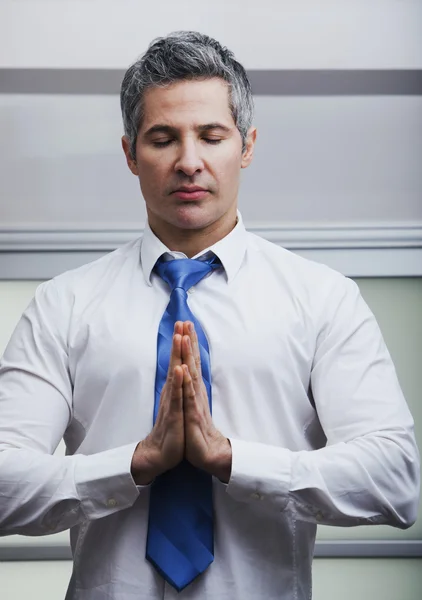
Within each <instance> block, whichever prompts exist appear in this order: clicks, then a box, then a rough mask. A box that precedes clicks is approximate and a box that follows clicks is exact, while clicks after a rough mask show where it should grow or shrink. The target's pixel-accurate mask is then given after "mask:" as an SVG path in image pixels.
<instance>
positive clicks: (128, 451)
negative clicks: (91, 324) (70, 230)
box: [0, 279, 139, 535]
mask: <svg viewBox="0 0 422 600" xmlns="http://www.w3.org/2000/svg"><path fill="white" fill-rule="evenodd" d="M70 305H71V299H70V298H67V297H66V296H65V294H64V293H61V294H59V293H58V291H57V287H56V283H55V280H54V279H53V280H51V281H48V282H45V283H43V284H41V285H40V286H39V287H38V288H37V291H36V294H35V297H34V299H33V300H32V301H31V303H30V304H29V306H28V308H27V309H26V311H25V312H24V314H23V315H22V318H21V319H20V321H19V323H18V325H17V327H16V329H15V331H14V333H13V335H12V337H11V339H10V342H9V344H8V345H7V348H6V350H5V353H4V356H3V358H2V360H1V361H0V535H9V534H15V533H19V534H24V535H45V534H49V533H56V532H59V531H62V530H65V529H68V528H70V527H72V526H74V525H77V524H79V523H81V522H82V521H84V520H91V519H98V518H101V517H104V516H107V515H109V514H111V513H114V512H116V511H119V510H122V509H124V508H127V507H129V506H131V505H132V504H133V503H134V502H135V500H136V498H137V497H138V496H139V490H138V488H137V486H136V485H135V482H134V481H133V478H132V476H131V472H130V467H131V460H132V456H133V452H134V450H135V447H136V444H129V445H127V446H123V447H120V448H115V449H109V450H106V451H104V452H100V453H98V454H92V455H88V456H85V455H81V454H75V455H73V456H64V457H59V456H53V454H54V451H55V449H56V448H57V446H58V444H59V442H60V440H61V439H62V437H63V434H64V432H65V430H66V428H67V426H68V424H69V423H70V420H71V418H72V382H71V378H70V374H69V368H68V352H67V331H68V327H69V316H68V315H69V314H70Z"/></svg>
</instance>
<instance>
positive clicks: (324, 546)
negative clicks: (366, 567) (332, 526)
mask: <svg viewBox="0 0 422 600" xmlns="http://www.w3.org/2000/svg"><path fill="white" fill-rule="evenodd" d="M315 557H317V558H421V557H422V541H419V540H412V541H404V540H403V541H401V540H400V541H392V540H386V541H384V540H379V541H369V540H368V541H366V540H361V541H337V542H329V541H318V542H317V543H316V545H315ZM71 559H72V555H71V552H70V548H69V547H68V546H47V545H44V544H40V545H39V546H34V545H31V546H25V545H22V546H0V561H19V560H31V561H32V560H71Z"/></svg>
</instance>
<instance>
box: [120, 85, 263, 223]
mask: <svg viewBox="0 0 422 600" xmlns="http://www.w3.org/2000/svg"><path fill="white" fill-rule="evenodd" d="M250 131H251V134H250V135H249V136H248V139H249V138H250V141H249V143H248V148H247V149H246V151H245V152H244V153H243V155H242V141H241V136H240V133H239V131H238V129H237V127H236V125H235V123H234V121H233V117H232V115H231V112H230V109H229V96H228V88H227V84H226V83H225V82H224V81H223V80H221V79H218V78H213V79H207V80H193V81H180V82H177V83H174V84H171V85H169V86H167V87H164V88H151V89H149V90H148V91H147V92H146V95H145V98H144V118H143V122H142V125H141V127H140V129H139V132H138V138H137V144H136V161H133V160H131V159H130V157H129V155H128V142H127V139H126V138H123V147H124V150H125V153H126V157H127V159H128V165H129V168H130V169H131V171H132V172H133V173H134V174H135V175H137V176H138V177H139V181H140V185H141V190H142V194H143V197H144V199H145V203H146V208H147V213H148V219H149V223H150V225H151V227H152V229H153V230H155V231H156V232H161V233H163V230H164V231H166V229H167V230H171V229H173V228H177V229H185V230H186V229H189V230H195V229H201V230H203V229H206V228H210V227H212V226H213V225H215V226H217V225H222V224H224V222H225V221H226V222H229V221H231V224H232V226H233V225H234V223H235V220H236V209H237V195H238V188H239V178H240V169H241V168H244V167H246V166H248V164H249V163H250V161H251V160H252V151H253V143H254V140H255V130H254V129H253V128H251V130H250ZM196 186H199V187H200V188H202V189H203V190H204V191H203V192H199V193H198V192H197V193H196V194H195V193H192V194H190V195H189V194H187V193H186V192H185V193H183V192H181V191H180V188H182V187H185V188H192V187H196Z"/></svg>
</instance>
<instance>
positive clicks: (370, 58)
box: [0, 0, 422, 69]
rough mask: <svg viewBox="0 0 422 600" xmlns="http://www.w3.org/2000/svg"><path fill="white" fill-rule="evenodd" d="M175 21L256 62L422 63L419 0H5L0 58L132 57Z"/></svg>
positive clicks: (112, 62)
mask: <svg viewBox="0 0 422 600" xmlns="http://www.w3.org/2000/svg"><path fill="white" fill-rule="evenodd" d="M176 29H195V30H199V31H203V32H206V33H208V34H209V35H212V36H213V37H216V38H217V39H218V40H219V41H221V42H222V43H223V44H226V45H228V46H229V47H230V48H231V49H232V50H234V51H235V53H236V55H237V57H238V58H239V60H240V61H242V62H243V63H244V64H245V66H246V67H247V68H249V69H252V68H253V69H277V68H289V69H290V68H337V69H342V68H363V69H369V68H381V69H384V68H390V69H393V68H396V69H400V68H414V69H415V68H420V67H421V66H422V53H421V51H420V40H421V37H422V5H421V2H420V1H419V0H353V1H351V0H318V1H315V0H260V1H259V2H257V1H256V0H229V1H227V0H213V1H212V2H211V1H205V2H198V1H197V0H178V2H173V1H172V0H165V1H161V2H155V3H154V2H147V1H145V0H144V1H141V0H119V1H117V0H3V1H2V2H0V67H67V68H69V67H103V68H111V67H126V66H128V64H129V63H130V62H132V61H133V60H134V58H135V57H136V56H138V55H139V54H140V53H142V52H143V51H144V50H145V49H146V46H147V45H148V44H149V42H150V41H151V40H152V38H154V37H157V36H162V35H166V34H167V33H169V32H171V31H174V30H176ZM23 40H24V43H22V41H23Z"/></svg>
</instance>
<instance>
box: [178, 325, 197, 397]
mask: <svg viewBox="0 0 422 600" xmlns="http://www.w3.org/2000/svg"><path fill="white" fill-rule="evenodd" d="M182 360H183V363H184V364H185V365H187V367H188V369H189V374H190V376H191V377H192V380H193V385H194V387H195V388H196V385H197V383H198V378H199V373H198V369H197V368H196V363H195V359H194V356H193V352H192V344H191V341H190V337H189V336H188V335H184V336H183V339H182Z"/></svg>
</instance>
